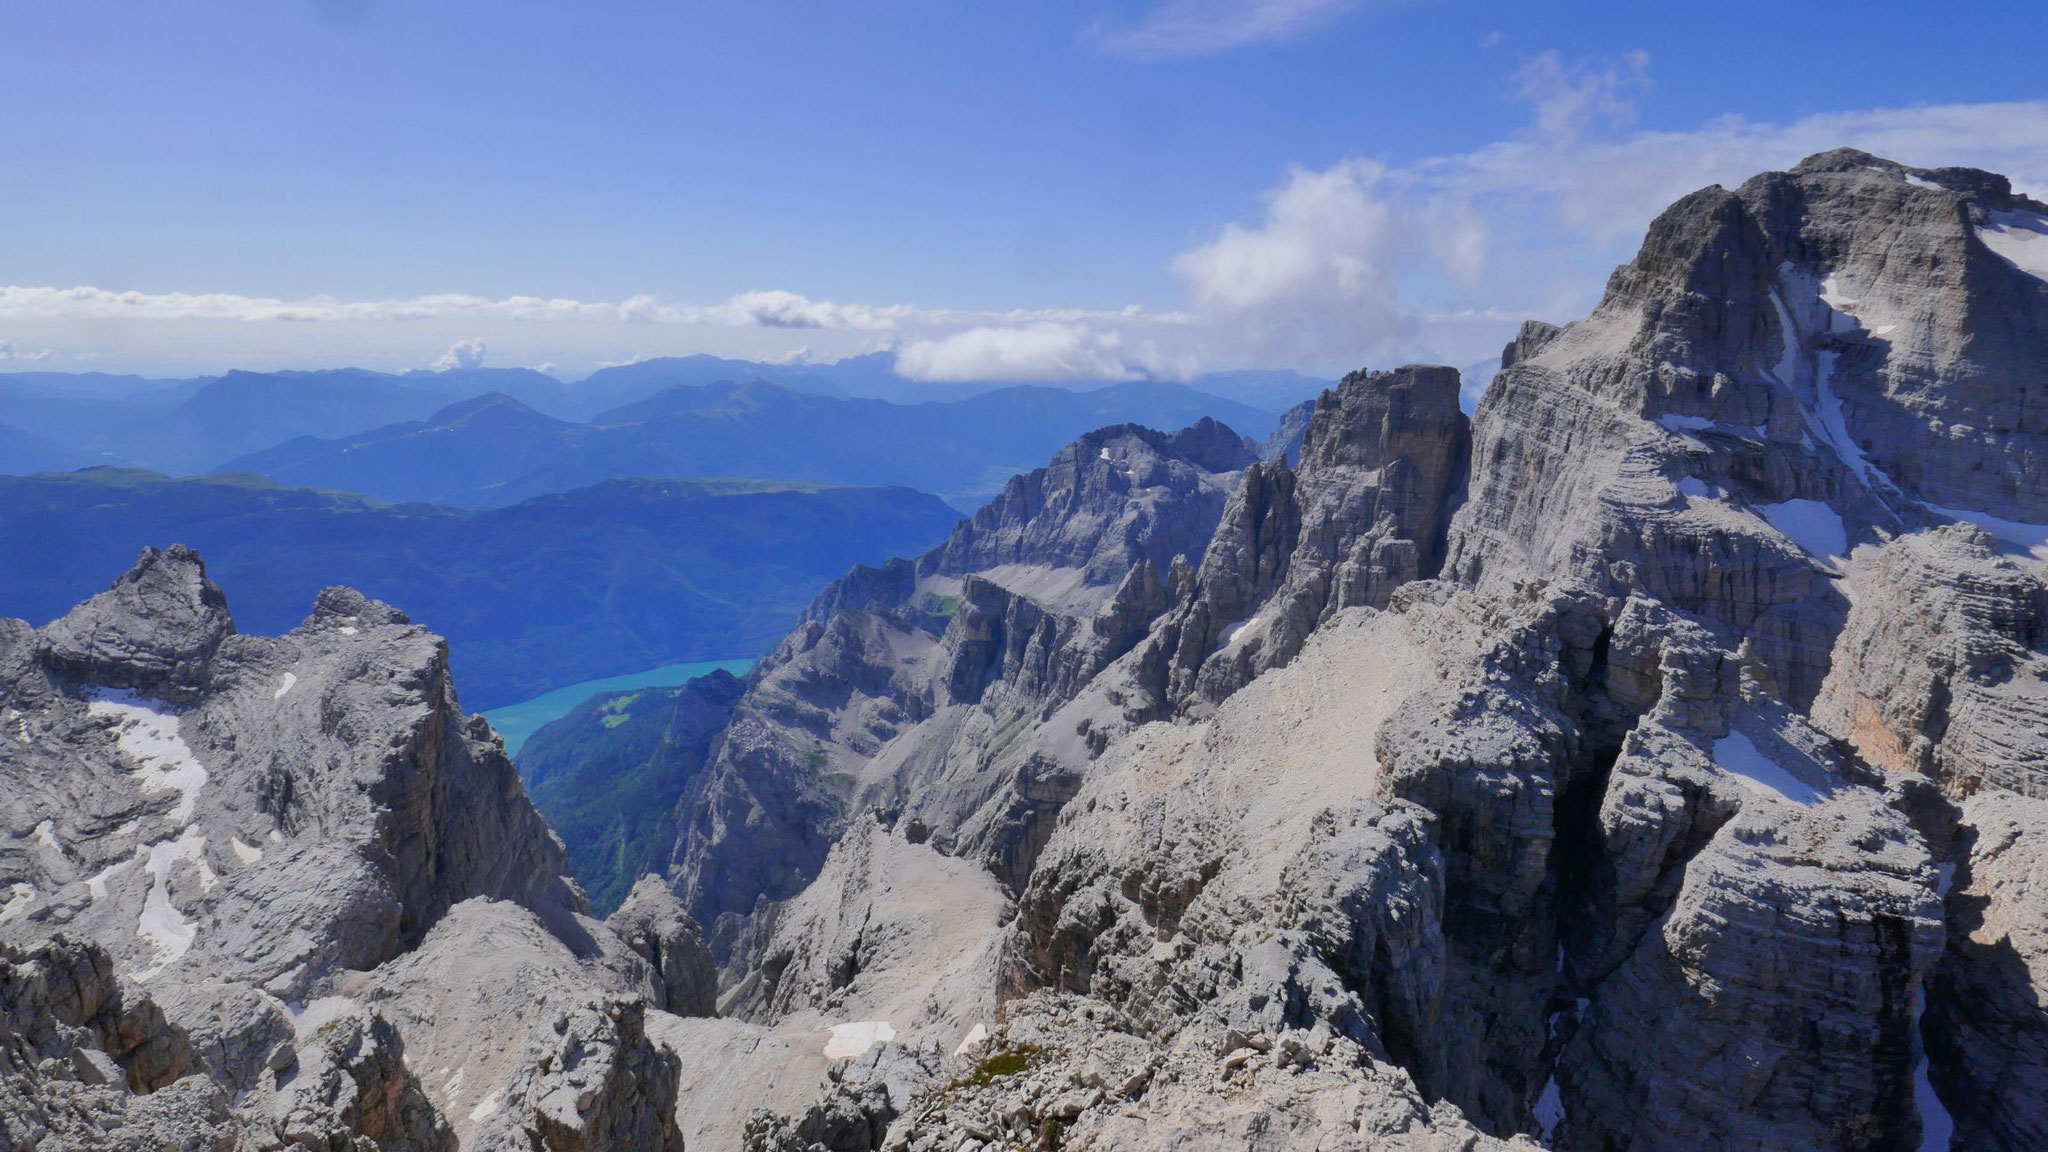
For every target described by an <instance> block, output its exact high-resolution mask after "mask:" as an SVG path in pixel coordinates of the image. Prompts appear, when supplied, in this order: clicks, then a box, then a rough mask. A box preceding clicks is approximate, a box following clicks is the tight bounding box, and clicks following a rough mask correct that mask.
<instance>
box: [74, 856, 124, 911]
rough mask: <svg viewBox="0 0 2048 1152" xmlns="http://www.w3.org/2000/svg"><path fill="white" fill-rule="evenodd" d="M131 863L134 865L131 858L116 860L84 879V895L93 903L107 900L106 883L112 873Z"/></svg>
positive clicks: (111, 876)
mask: <svg viewBox="0 0 2048 1152" xmlns="http://www.w3.org/2000/svg"><path fill="white" fill-rule="evenodd" d="M133 863H135V860H134V858H133V857H130V858H129V859H126V860H117V861H115V862H114V863H112V864H109V865H107V866H106V867H105V868H102V869H100V870H99V871H98V872H95V873H94V874H92V875H91V876H88V877H86V878H85V894H86V895H88V896H90V897H92V898H93V900H94V901H95V902H97V901H100V900H105V899H106V898H107V881H108V880H110V879H112V878H113V875H114V873H116V872H119V871H120V870H121V869H123V868H126V867H127V866H129V865H130V864H133Z"/></svg>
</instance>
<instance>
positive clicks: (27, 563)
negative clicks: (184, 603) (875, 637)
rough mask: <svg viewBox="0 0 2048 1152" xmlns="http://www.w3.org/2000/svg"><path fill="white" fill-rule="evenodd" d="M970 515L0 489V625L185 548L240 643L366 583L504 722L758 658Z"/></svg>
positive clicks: (56, 486)
mask: <svg viewBox="0 0 2048 1152" xmlns="http://www.w3.org/2000/svg"><path fill="white" fill-rule="evenodd" d="M959 518H960V517H959V513H957V512H956V511H955V510H954V509H952V508H951V507H949V506H947V505H946V504H945V503H944V502H943V501H941V500H939V499H938V498H937V497H935V496H931V495H929V494H926V493H922V492H916V491H912V490H910V489H907V488H819V487H805V486H792V485H785V484H773V483H762V482H756V481H744V480H740V481H735V480H722V481H678V480H616V481H609V482H606V483H602V484H598V485H595V486H592V487H588V488H584V489H579V490H576V491H571V492H566V493H562V494H558V495H550V496H546V497H543V498H539V499H535V500H530V501H526V502H524V503H521V504H517V505H514V506H512V507H508V508H502V509H492V510H484V511H478V510H465V509H450V508H440V507H434V506H430V505H424V504H386V503H380V502H378V501H375V500H372V499H369V498H366V497H363V496H359V495H354V494H350V493H343V492H328V491H315V490H310V489H305V488H294V487H288V486H285V485H281V484H277V483H275V482H273V481H270V480H267V479H264V478H262V477H251V476H221V477H194V478H187V479H169V478H166V477H164V476H161V475H158V474H155V473H150V472H142V471H133V470H118V469H106V468H95V469H88V470H85V471H80V472H71V473H54V474H45V475H39V476H29V477H0V556H5V557H6V558H7V559H6V562H5V563H4V564H0V616H15V617H21V618H24V619H26V620H28V621H30V622H31V623H33V624H37V625H41V624H43V623H45V622H47V621H49V620H51V619H54V618H55V617H57V616H59V615H62V614H63V613H64V612H66V611H68V610H69V609H70V607H71V606H72V605H74V604H76V603H78V602H79V601H80V600H83V599H85V598H86V597H88V596H90V595H92V594H93V593H95V592H98V591H100V590H101V589H103V588H105V587H106V586H107V584H108V583H109V582H110V581H111V580H112V579H113V578H114V577H115V576H118V575H119V574H120V573H122V572H124V571H126V570H127V568H128V567H129V566H130V565H131V564H132V563H133V562H134V560H135V556H136V554H137V552H139V551H140V550H141V549H142V548H143V547H144V546H145V545H155V546H158V547H162V546H165V545H168V544H172V543H183V544H188V545H190V546H192V547H193V548H196V549H198V550H199V553H200V555H201V556H203V557H204V558H205V560H206V562H207V567H208V573H209V575H211V576H212V577H213V579H214V580H215V581H216V582H217V583H219V584H220V585H221V587H222V588H223V589H225V590H226V592H227V596H228V604H229V607H230V608H231V609H232V611H233V612H234V615H235V620H236V623H237V625H238V626H239V627H240V628H241V629H242V630H243V631H248V632H256V633H280V632H284V631H288V630H289V629H291V628H293V627H295V626H297V625H298V623H299V622H300V621H301V620H303V619H304V618H305V615H306V613H307V611H308V610H309V609H310V607H311V606H312V603H313V598H314V596H315V595H316V594H317V593H318V592H319V590H320V589H321V588H322V587H325V586H327V585H330V584H346V585H350V586H352V587H355V588H358V589H360V590H361V591H363V592H364V593H366V594H367V595H370V596H373V597H376V598H377V599H380V600H384V601H387V602H389V603H391V604H394V605H397V606H399V607H400V608H402V609H403V610H404V611H406V612H407V613H408V614H410V615H411V617H412V618H413V619H414V620H416V621H418V622H419V623H421V624H424V625H427V626H428V627H431V628H433V629H434V630H435V631H437V632H440V633H441V634H442V635H444V636H446V637H447V638H448V641H449V646H450V651H451V653H452V660H453V664H454V667H455V672H456V683H457V684H458V685H459V686H460V689H461V692H462V697H463V702H464V703H465V705H467V706H468V707H470V708H472V709H491V708H495V707H498V706H500V705H504V704H511V703H515V702H517V701H521V700H528V699H531V698H533V697H535V696H538V695H540V694H542V693H543V692H546V691H549V690H551V689H554V688H559V687H562V686H564V685H569V684H576V683H579V682H582V681H586V680H591V679H594V678H596V677H600V676H610V675H616V674H618V673H619V672H621V671H622V670H625V669H634V668H655V667H660V666H663V665H669V664H677V663H684V662H691V661H707V660H719V661H724V660H732V659H736V658H743V657H747V656H750V655H758V654H759V653H762V652H765V651H767V650H768V649H769V648H770V647H772V646H773V645H774V644H775V643H776V642H777V641H778V640H779V639H781V637H782V635H783V633H784V632H786V631H787V630H788V629H789V627H790V625H791V624H792V623H793V622H794V621H795V620H796V618H797V616H798V615H799V613H801V612H802V610H803V609H804V607H805V606H806V605H808V604H809V602H810V600H811V598H812V597H813V596H815V595H816V594H817V593H818V591H819V590H820V589H822V588H823V587H824V586H825V584H827V583H828V582H829V581H831V580H832V579H833V578H835V577H837V576H839V575H840V574H841V573H843V572H845V571H846V570H847V568H849V567H850V566H852V565H854V564H859V563H867V564H874V563H880V562H882V561H885V560H887V559H889V558H890V557H893V556H914V555H917V554H919V553H921V552H923V551H924V550H925V549H927V548H929V547H931V546H932V545H934V544H936V543H937V542H938V541H939V540H941V539H943V538H944V537H945V535H946V534H947V533H948V532H949V531H950V530H951V529H952V527H953V525H954V524H955V523H956V522H957V521H958V520H959Z"/></svg>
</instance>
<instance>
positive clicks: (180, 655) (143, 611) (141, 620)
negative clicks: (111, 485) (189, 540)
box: [38, 544, 235, 700]
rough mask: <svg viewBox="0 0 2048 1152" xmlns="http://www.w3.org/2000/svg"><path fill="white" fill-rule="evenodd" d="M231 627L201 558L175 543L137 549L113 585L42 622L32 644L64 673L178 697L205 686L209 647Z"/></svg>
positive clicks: (221, 597) (217, 643) (223, 598)
mask: <svg viewBox="0 0 2048 1152" xmlns="http://www.w3.org/2000/svg"><path fill="white" fill-rule="evenodd" d="M234 632H235V622H234V618H233V617H231V616H230V615H229V614H228V602H227V597H226V596H225V595H224V594H223V593H222V592H221V590H220V588H219V587H218V586H216V585H215V584H214V583H213V582H212V581H211V580H208V579H207V578H206V565H205V563H204V562H203V561H201V560H200V559H199V556H198V554H197V553H194V552H193V551H192V550H191V549H189V548H186V547H185V546H184V545H182V544H173V545H171V546H170V547H169V548H167V549H164V550H163V551H158V550H157V549H155V548H145V549H143V550H142V555H141V556H140V557H139V558H138V559H137V560H136V561H135V566H134V567H133V568H130V569H129V570H128V571H127V572H126V573H125V574H124V575H122V577H121V578H120V579H119V580H116V581H114V583H113V586H112V587H110V588H108V589H107V590H106V591H105V592H102V593H100V594H99V595H97V596H94V597H93V598H92V599H90V600H87V601H86V602H85V603H83V604H80V605H79V606H78V607H76V608H73V609H72V610H71V611H70V612H68V613H66V614H65V615H64V616H63V617H62V618H61V619H58V620H56V621H54V622H52V623H51V624H50V625H48V626H47V627H45V628H44V629H43V630H42V632H41V634H40V637H39V641H38V651H39V652H40V654H41V655H42V658H43V659H44V660H45V661H46V662H47V663H48V664H49V665H50V667H51V668H52V669H53V670H56V671H58V672H61V673H63V674H65V675H68V676H76V677H78V678H80V679H83V680H89V681H92V682H94V683H98V684H105V685H108V686H111V687H119V688H136V689H142V690H145V691H149V692H152V693H155V694H157V695H160V696H162V697H164V698H165V699H169V700H184V699H190V698H192V697H194V696H195V695H197V694H198V693H199V692H200V691H201V690H203V689H204V687H205V684H206V679H207V672H208V666H209V664H210V662H211V661H212V659H213V656H214V653H215V652H216V651H217V650H218V649H219V648H220V645H221V642H222V641H223V640H225V639H227V638H228V637H229V636H232V635H234Z"/></svg>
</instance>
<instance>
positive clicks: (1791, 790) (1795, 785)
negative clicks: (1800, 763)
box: [1714, 732, 1820, 804]
mask: <svg viewBox="0 0 2048 1152" xmlns="http://www.w3.org/2000/svg"><path fill="white" fill-rule="evenodd" d="M1714 763H1715V764H1716V765H1717V766H1719V767H1720V768H1721V770H1722V771H1724V772H1731V773H1733V774H1734V775H1735V776H1737V777H1739V778H1740V779H1741V780H1742V783H1743V786H1744V787H1746V788H1748V789H1749V790H1750V791H1752V792H1755V793H1757V794H1758V795H1762V796H1770V797H1774V798H1776V799H1779V800H1787V801H1790V802H1792V803H1794V804H1811V803H1813V802H1814V801H1816V800H1818V799H1820V792H1819V790H1818V789H1816V788H1814V787H1813V786H1812V785H1811V784H1808V783H1806V782H1805V781H1804V780H1801V779H1800V778H1799V777H1797V776H1794V775H1792V773H1790V772H1787V771H1785V769H1784V768H1782V767H1780V766H1779V765H1778V762H1777V761H1775V760H1773V759H1771V758H1770V757H1768V756H1766V755H1764V754H1763V752H1762V751H1760V750H1759V749H1758V748H1757V746H1756V744H1755V743H1754V742H1752V741H1751V740H1750V738H1749V737H1747V736H1745V735H1743V734H1742V733H1740V732H1730V733H1728V734H1727V735H1726V736H1723V737H1721V738H1720V739H1719V740H1716V741H1714Z"/></svg>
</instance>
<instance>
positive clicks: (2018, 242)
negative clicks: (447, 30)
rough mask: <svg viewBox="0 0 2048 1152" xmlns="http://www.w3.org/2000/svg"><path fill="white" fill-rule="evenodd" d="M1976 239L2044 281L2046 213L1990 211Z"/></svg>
mask: <svg viewBox="0 0 2048 1152" xmlns="http://www.w3.org/2000/svg"><path fill="white" fill-rule="evenodd" d="M1977 239H1979V240H1982V241H1983V242H1984V246H1985V247H1986V248H1989V249H1991V250H1992V251H1993V252H1995V253H1997V254H1998V255H1999V256H2001V257H2003V258H2004V259H2005V260H2006V262H2007V263H2009V264H2011V265H2012V266H2013V267H2015V268H2018V269H2019V270H2020V271H2022V272H2025V273H2026V274H2027V275H2029V276H2037V277H2039V278H2041V279H2043V280H2048V216H2042V215H2040V214H2039V213H2035V212H1993V213H1991V222H1990V223H1989V224H1986V225H1985V226H1984V227H1982V228H1979V229H1977Z"/></svg>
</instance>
